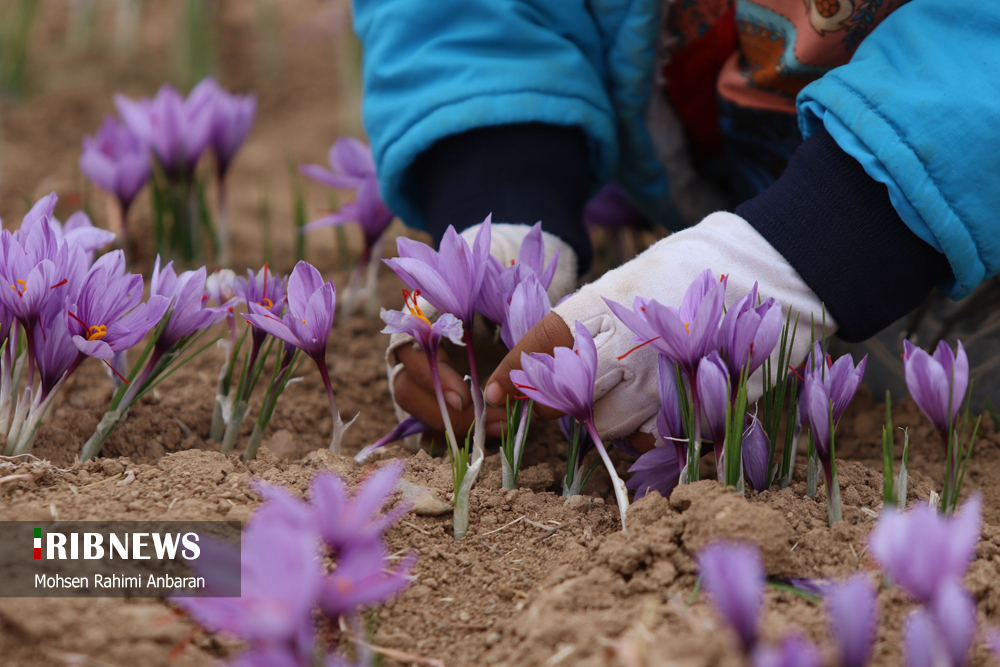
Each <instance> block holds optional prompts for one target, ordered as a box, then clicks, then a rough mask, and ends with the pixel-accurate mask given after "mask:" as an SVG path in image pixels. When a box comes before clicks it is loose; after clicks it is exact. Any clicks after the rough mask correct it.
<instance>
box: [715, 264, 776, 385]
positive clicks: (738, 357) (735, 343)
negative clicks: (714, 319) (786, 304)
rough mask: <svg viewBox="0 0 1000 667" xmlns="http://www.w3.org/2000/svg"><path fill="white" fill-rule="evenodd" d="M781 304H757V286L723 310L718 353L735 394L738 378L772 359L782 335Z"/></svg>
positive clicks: (752, 371) (769, 301) (771, 300)
mask: <svg viewBox="0 0 1000 667" xmlns="http://www.w3.org/2000/svg"><path fill="white" fill-rule="evenodd" d="M781 324H782V319H781V305H780V304H779V303H778V302H777V301H775V300H774V299H767V300H766V301H764V302H763V303H761V304H759V305H758V304H757V283H754V284H753V289H751V290H750V292H748V293H747V294H745V295H744V296H742V297H740V298H739V299H738V300H737V301H736V303H734V304H733V305H732V307H730V308H729V310H727V311H726V315H725V316H724V317H723V318H722V326H721V327H720V329H719V351H720V352H721V353H722V358H723V359H724V360H725V361H726V366H728V367H729V373H730V375H731V376H732V386H733V390H734V391H735V389H736V386H737V384H738V383H739V379H740V376H741V375H742V373H743V371H744V370H746V374H747V377H749V376H751V375H753V373H754V371H756V370H757V369H758V368H760V366H761V364H763V363H764V360H765V359H767V358H768V357H769V356H771V352H772V351H774V347H775V345H777V344H778V338H779V337H780V336H781Z"/></svg>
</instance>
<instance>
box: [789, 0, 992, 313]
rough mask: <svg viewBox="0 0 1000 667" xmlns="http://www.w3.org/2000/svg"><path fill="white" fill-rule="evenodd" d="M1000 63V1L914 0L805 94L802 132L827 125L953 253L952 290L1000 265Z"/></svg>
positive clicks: (904, 213) (919, 227) (923, 229)
mask: <svg viewBox="0 0 1000 667" xmlns="http://www.w3.org/2000/svg"><path fill="white" fill-rule="evenodd" d="M998 66H1000V3H995V2H980V1H978V0H913V1H912V2H909V3H908V4H906V5H905V6H903V7H901V8H900V9H898V10H896V11H895V12H893V14H892V15H891V16H889V17H888V18H887V19H886V20H885V21H884V22H883V23H882V24H881V25H879V26H878V27H877V28H876V29H875V30H874V31H873V32H872V34H871V35H870V36H869V37H868V38H867V39H866V40H865V41H864V42H863V43H862V44H861V46H860V47H859V48H858V50H857V52H856V53H855V55H854V57H853V58H852V59H851V62H850V63H848V64H847V65H844V66H842V67H838V68H836V69H834V70H832V71H830V72H829V73H827V74H826V75H825V76H823V77H822V78H821V79H819V80H817V81H815V82H813V83H812V84H810V85H809V86H807V87H806V88H804V89H803V90H802V92H801V93H800V94H799V97H798V107H799V122H800V125H801V128H802V132H803V135H805V136H809V135H810V134H812V133H814V132H816V131H817V130H818V129H820V128H825V129H826V130H827V131H828V132H829V133H830V135H831V136H832V137H833V138H834V140H836V142H837V144H838V145H839V146H840V147H841V148H842V149H843V150H844V151H845V152H847V153H848V154H850V155H851V156H853V157H854V158H856V159H857V160H858V161H859V162H860V163H861V165H862V166H863V167H864V169H865V171H866V172H867V173H868V174H869V175H870V176H871V177H872V178H874V179H875V180H877V181H879V182H881V183H884V184H885V185H886V186H887V187H888V190H889V197H890V199H891V201H892V204H893V206H894V207H895V208H896V210H897V212H898V213H899V215H900V217H901V218H902V219H903V221H904V222H905V223H906V224H907V226H909V228H910V229H911V230H912V231H913V232H914V233H915V234H916V235H917V236H919V237H920V238H921V239H923V240H924V241H926V242H928V243H929V244H931V245H932V246H933V247H935V248H936V249H938V250H939V251H940V252H943V253H945V254H946V255H947V257H948V260H949V262H950V264H951V268H952V270H953V272H954V279H953V280H951V281H949V283H948V284H947V285H944V286H943V287H944V288H945V289H946V290H947V291H948V292H949V294H950V295H951V296H952V297H953V298H960V297H962V296H965V295H966V294H968V293H969V292H970V291H971V290H972V289H974V288H975V287H976V285H978V284H979V283H980V282H981V281H982V280H983V279H984V278H985V277H988V276H991V275H994V274H996V273H997V272H998V271H1000V218H998V217H997V211H998V210H1000V187H997V184H998V183H1000V151H998V150H997V144H998V142H1000V77H997V75H996V73H997V70H998Z"/></svg>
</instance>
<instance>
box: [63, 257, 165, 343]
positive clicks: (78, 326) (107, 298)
mask: <svg viewBox="0 0 1000 667" xmlns="http://www.w3.org/2000/svg"><path fill="white" fill-rule="evenodd" d="M142 291H143V280H142V276H140V275H136V274H132V273H125V256H124V254H123V253H122V251H121V250H115V251H114V252H111V253H108V254H106V255H102V256H101V257H100V259H98V260H97V262H96V263H95V264H94V266H93V267H91V269H90V271H89V272H88V273H87V276H86V278H84V280H83V284H82V285H81V287H80V293H79V295H78V296H77V297H76V302H75V303H73V304H72V305H71V306H70V308H69V310H68V311H67V313H66V314H67V315H68V321H69V331H70V335H71V336H72V342H73V345H75V346H76V349H77V350H79V351H80V352H81V353H82V354H85V355H87V356H88V357H94V358H96V359H104V360H107V359H111V358H112V357H113V356H114V355H115V353H116V352H124V351H125V350H127V349H129V348H130V347H132V346H133V345H135V344H136V343H138V342H139V341H140V340H142V339H143V337H145V335H146V334H147V333H148V332H149V330H150V329H152V328H153V327H155V326H156V325H157V324H158V323H159V322H160V319H161V318H162V317H163V314H164V313H165V312H166V310H167V307H168V306H169V304H170V299H169V298H167V297H166V296H162V295H157V294H153V295H152V296H150V298H149V301H148V302H146V303H142Z"/></svg>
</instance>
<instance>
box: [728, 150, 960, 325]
mask: <svg viewBox="0 0 1000 667" xmlns="http://www.w3.org/2000/svg"><path fill="white" fill-rule="evenodd" d="M736 214H737V215H739V216H740V217H742V218H743V219H744V220H746V221H747V222H749V223H750V224H751V225H753V227H754V228H755V229H756V230H757V231H758V232H760V234H761V235H762V236H763V237H764V238H766V239H767V240H768V242H769V243H770V244H771V245H772V246H773V247H774V249H775V250H777V251H778V252H779V253H781V254H782V256H783V257H784V258H785V259H786V260H788V262H789V264H791V265H792V267H793V268H794V269H795V270H796V271H797V272H798V274H799V275H800V276H801V277H802V279H803V280H804V281H805V283H806V285H808V286H809V288H810V289H811V290H812V291H813V292H814V293H815V294H816V296H818V297H819V298H820V300H822V301H823V303H825V304H826V308H827V310H828V311H829V312H830V314H831V315H832V316H833V318H834V320H835V321H836V322H837V324H838V326H839V330H838V332H837V335H838V336H839V337H840V338H841V339H843V340H845V341H847V342H858V341H862V340H865V339H867V338H870V337H871V336H873V335H875V334H876V333H878V332H879V331H881V330H882V329H884V328H885V327H887V326H889V325H890V324H892V323H893V322H894V321H896V320H897V319H899V318H900V317H902V316H904V315H905V314H906V313H908V312H910V311H911V310H913V309H914V308H916V307H917V306H918V305H919V304H920V303H921V301H923V300H924V298H925V297H926V296H927V294H928V293H929V292H930V290H931V288H933V287H934V286H935V285H938V284H940V283H941V282H943V281H944V280H946V279H947V278H948V277H949V276H951V275H952V273H951V267H950V266H949V264H948V259H947V258H946V257H945V255H943V254H942V253H940V252H938V251H937V250H935V249H934V248H933V247H931V245H930V244H928V243H926V242H925V241H923V240H922V239H920V238H919V237H918V236H917V235H916V234H914V233H913V232H912V231H910V228H909V227H907V226H906V223H904V222H903V220H902V219H901V218H900V217H899V214H898V213H896V209H895V208H894V207H893V206H892V202H891V201H889V192H888V189H887V188H886V186H885V185H884V184H882V183H879V182H878V181H876V180H874V179H873V178H871V177H870V176H869V175H868V174H867V173H865V170H864V168H862V166H861V164H860V163H859V162H858V161H857V160H855V159H854V158H853V157H851V156H850V155H848V154H847V153H845V152H844V151H843V150H842V149H841V148H840V146H838V145H837V142H835V141H834V140H833V138H832V137H831V136H830V135H829V134H828V133H827V132H826V131H825V130H822V131H820V132H817V133H816V134H814V135H812V136H811V137H809V138H808V139H806V140H805V141H804V142H802V144H801V145H800V146H799V148H798V149H797V150H796V151H795V153H794V155H792V158H791V160H790V161H789V163H788V168H787V169H786V170H785V172H784V173H783V174H782V176H781V178H779V179H778V181H777V182H776V183H775V184H774V185H772V186H771V187H770V188H768V189H767V190H765V191H764V192H763V193H761V194H760V195H758V196H756V197H754V198H753V199H751V200H749V201H747V202H745V203H743V204H741V205H740V206H738V207H737V208H736Z"/></svg>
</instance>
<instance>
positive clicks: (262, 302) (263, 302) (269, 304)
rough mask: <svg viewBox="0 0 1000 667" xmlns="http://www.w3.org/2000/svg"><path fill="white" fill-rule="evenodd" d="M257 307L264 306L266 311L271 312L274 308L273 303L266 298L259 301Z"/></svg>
mask: <svg viewBox="0 0 1000 667" xmlns="http://www.w3.org/2000/svg"><path fill="white" fill-rule="evenodd" d="M257 305H258V306H264V307H265V308H267V309H268V310H271V309H272V308H274V302H273V301H271V300H270V299H268V298H267V297H266V296H265V297H264V298H263V299H261V300H260V301H258V302H257Z"/></svg>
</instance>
